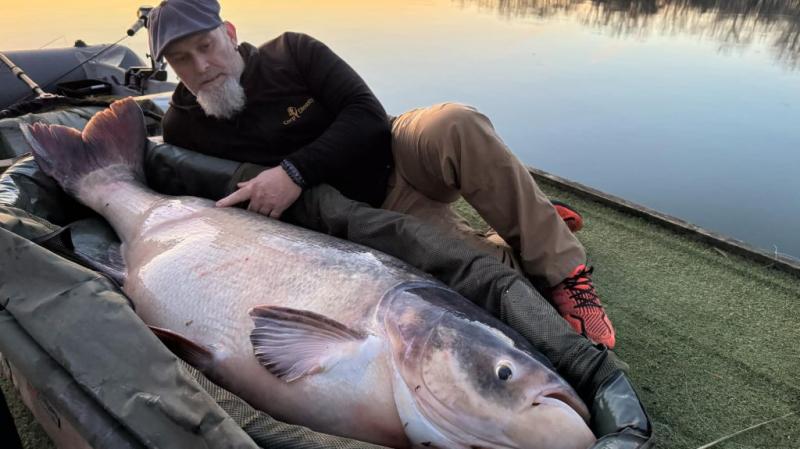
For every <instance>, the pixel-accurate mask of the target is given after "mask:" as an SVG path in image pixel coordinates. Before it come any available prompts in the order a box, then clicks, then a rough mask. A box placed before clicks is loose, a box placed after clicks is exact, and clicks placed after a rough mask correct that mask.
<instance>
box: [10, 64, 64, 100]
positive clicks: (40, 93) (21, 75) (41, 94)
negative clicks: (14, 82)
mask: <svg viewBox="0 0 800 449" xmlns="http://www.w3.org/2000/svg"><path fill="white" fill-rule="evenodd" d="M0 61H3V64H5V65H6V67H8V69H9V70H11V73H13V74H14V76H16V77H17V78H18V79H19V80H20V81H22V82H23V83H25V84H27V85H28V87H30V88H31V90H32V91H33V93H35V94H36V98H50V97H55V96H56V95H53V94H51V93H49V92H45V91H44V90H42V88H41V87H39V85H38V84H36V81H34V80H32V79H31V77H29V76H28V75H27V74H26V73H25V71H24V70H22V69H21V68H19V67H18V66H17V65H16V64H14V61H12V60H11V59H9V58H8V56H6V55H5V54H3V52H0ZM15 103H16V102H15Z"/></svg>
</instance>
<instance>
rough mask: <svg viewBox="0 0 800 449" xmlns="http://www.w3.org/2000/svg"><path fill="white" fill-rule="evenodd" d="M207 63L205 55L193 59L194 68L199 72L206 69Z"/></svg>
mask: <svg viewBox="0 0 800 449" xmlns="http://www.w3.org/2000/svg"><path fill="white" fill-rule="evenodd" d="M209 65H210V64H209V63H208V59H207V58H206V57H205V56H197V57H196V58H195V59H194V68H195V70H197V71H198V72H200V73H203V72H205V71H206V70H208V66H209Z"/></svg>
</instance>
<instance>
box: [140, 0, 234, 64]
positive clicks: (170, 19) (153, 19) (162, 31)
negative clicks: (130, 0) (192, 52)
mask: <svg viewBox="0 0 800 449" xmlns="http://www.w3.org/2000/svg"><path fill="white" fill-rule="evenodd" d="M220 25H222V19H220V17H219V3H218V2H217V0H165V1H163V2H161V4H160V5H158V6H156V7H155V8H153V9H152V10H151V11H150V15H148V16H147V31H148V34H149V36H150V54H151V55H153V56H155V59H156V60H159V59H161V57H162V56H164V54H163V53H164V49H166V48H167V45H169V44H170V43H172V42H173V41H175V40H177V39H180V38H182V37H186V36H188V35H190V34H194V33H199V32H201V31H210V30H213V29H214V28H216V27H218V26H220Z"/></svg>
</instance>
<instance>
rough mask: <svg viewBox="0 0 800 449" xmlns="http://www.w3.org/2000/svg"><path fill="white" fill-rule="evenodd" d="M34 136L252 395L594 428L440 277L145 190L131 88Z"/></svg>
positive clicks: (549, 434)
mask: <svg viewBox="0 0 800 449" xmlns="http://www.w3.org/2000/svg"><path fill="white" fill-rule="evenodd" d="M24 133H25V134H26V137H27V138H28V141H29V142H30V143H31V145H32V148H33V153H34V156H35V158H36V161H37V162H38V164H39V165H40V166H41V168H42V169H43V170H44V171H45V172H46V173H48V174H49V175H50V176H52V177H53V178H55V179H56V180H57V181H58V182H59V183H60V184H61V186H62V187H63V188H64V189H65V190H66V191H67V192H69V193H70V194H72V195H74V196H75V197H76V198H77V199H78V200H80V201H81V202H83V203H84V204H86V205H87V206H89V207H91V208H92V209H94V210H95V211H97V212H98V213H100V214H101V215H102V216H103V217H105V218H106V219H107V220H108V222H109V223H110V224H111V225H112V226H113V228H114V229H115V230H116V232H117V234H118V235H119V237H120V239H121V241H122V253H123V257H124V261H125V264H126V266H127V273H126V277H125V281H124V285H123V290H124V292H125V293H126V294H127V295H128V296H129V297H130V299H131V300H132V301H133V303H134V304H135V306H136V312H137V313H138V314H139V316H141V318H142V320H144V322H145V323H147V324H148V325H151V326H154V327H157V328H163V329H167V330H169V331H171V332H174V333H176V334H179V335H181V336H183V337H185V339H186V340H187V341H191V342H193V344H196V345H197V347H196V348H195V349H196V350H195V351H194V352H192V351H189V352H192V353H193V354H194V358H195V363H200V364H201V365H203V368H204V371H205V372H206V373H207V374H208V375H209V377H211V378H212V380H214V381H216V382H217V383H219V384H220V385H222V386H224V387H225V388H227V389H229V390H231V391H232V392H234V393H236V394H237V395H239V396H240V397H242V398H244V399H245V400H247V401H248V402H249V403H251V404H252V405H253V406H254V407H256V408H258V409H261V410H263V411H265V412H267V413H269V414H270V415H272V416H274V417H276V418H279V419H282V420H284V421H287V422H290V423H298V424H303V425H306V426H308V427H310V428H313V429H315V430H318V431H321V432H327V433H331V434H336V435H342V436H346V437H352V438H356V439H360V440H364V441H369V442H374V443H378V444H383V445H387V446H393V447H398V448H403V447H442V448H528V449H545V448H546V449H558V448H569V449H577V448H581V449H584V448H586V447H588V446H590V445H591V444H592V443H593V442H594V441H595V438H594V436H593V435H592V432H591V431H590V430H589V428H588V427H587V425H586V419H588V411H587V408H586V406H585V405H584V404H583V403H582V402H581V400H580V398H579V397H578V396H577V394H576V393H575V391H574V390H573V389H572V388H571V387H570V386H569V385H568V384H567V383H566V382H565V381H564V380H563V379H561V378H560V377H558V375H556V374H555V373H554V372H553V371H552V370H551V369H550V368H549V367H548V364H547V362H544V363H543V362H542V361H540V360H538V359H537V358H536V357H534V356H532V355H531V353H529V352H528V351H527V350H526V349H525V348H526V346H525V343H524V342H523V340H522V338H521V337H519V336H518V335H517V334H514V333H513V331H512V330H511V329H510V328H507V327H505V326H504V325H503V324H502V323H500V322H499V321H497V320H494V319H493V318H491V317H490V316H488V314H486V313H485V312H484V311H482V310H480V309H479V308H477V307H475V306H473V305H472V304H471V303H469V302H468V301H467V300H466V299H464V298H463V297H460V296H459V295H458V294H457V293H455V292H454V291H452V290H450V289H449V288H447V287H446V286H444V285H443V284H441V283H439V282H437V281H435V280H434V279H432V278H431V277H430V276H427V275H425V274H423V273H421V272H419V271H417V270H415V269H413V268H411V267H409V266H408V265H406V264H404V263H402V262H401V261H399V260H397V259H394V258H392V257H389V256H387V255H385V254H382V253H379V252H376V251H374V250H371V249H369V248H365V247H363V246H359V245H356V244H353V243H350V242H346V241H343V240H338V239H335V238H332V237H330V236H326V235H322V234H319V233H314V232H311V231H308V230H304V229H301V228H298V227H294V226H291V225H288V224H286V223H282V222H280V221H278V220H274V219H270V218H267V217H264V216H261V215H257V214H254V213H251V212H248V211H245V210H241V209H235V208H217V207H214V203H213V202H211V201H209V200H205V199H200V198H195V197H170V196H164V195H160V194H158V193H155V192H153V191H151V190H149V189H148V188H147V187H145V185H144V184H143V182H142V180H143V179H144V177H143V173H142V171H143V168H142V160H143V154H144V147H143V146H144V143H145V140H146V137H145V134H144V122H143V117H142V113H141V110H140V109H139V107H138V106H137V105H136V103H135V102H134V101H133V100H131V99H126V100H121V101H118V102H116V103H114V104H112V105H111V107H110V108H109V109H107V110H105V111H103V112H100V113H98V114H97V115H96V116H95V117H94V118H92V119H91V121H90V122H89V123H88V124H87V126H86V128H85V129H84V131H83V132H82V133H81V132H79V131H76V130H74V129H72V128H66V127H63V126H58V125H51V126H47V125H41V124H36V125H34V126H32V127H30V128H26V129H25V130H24ZM490 324H491V325H490ZM499 328H502V329H503V330H504V331H505V333H504V332H501V331H500V330H498V329H499Z"/></svg>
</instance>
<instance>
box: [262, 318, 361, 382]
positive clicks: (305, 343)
mask: <svg viewBox="0 0 800 449" xmlns="http://www.w3.org/2000/svg"><path fill="white" fill-rule="evenodd" d="M250 317H251V318H252V319H253V322H254V324H255V328H254V329H253V331H252V332H251V333H250V342H251V343H252V344H253V350H254V352H255V356H256V358H257V359H258V361H259V362H261V364H262V365H264V367H266V368H267V370H269V371H270V372H271V373H272V374H273V375H275V376H276V377H278V378H280V379H282V380H284V381H286V382H294V381H295V380H298V379H300V378H302V377H304V376H310V375H313V374H317V373H320V372H324V371H326V370H328V369H330V368H332V367H333V366H334V365H336V363H338V362H339V361H341V360H343V359H347V358H350V357H354V356H356V355H357V354H358V353H360V352H361V349H362V347H363V344H364V343H365V341H366V339H367V335H365V334H363V333H361V332H358V331H356V330H353V329H351V328H349V327H347V326H345V325H343V324H341V323H339V322H338V321H335V320H332V319H330V318H328V317H326V316H323V315H320V314H317V313H314V312H309V311H307V310H297V309H291V308H287V307H276V306H258V307H255V308H253V309H252V310H251V311H250Z"/></svg>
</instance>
